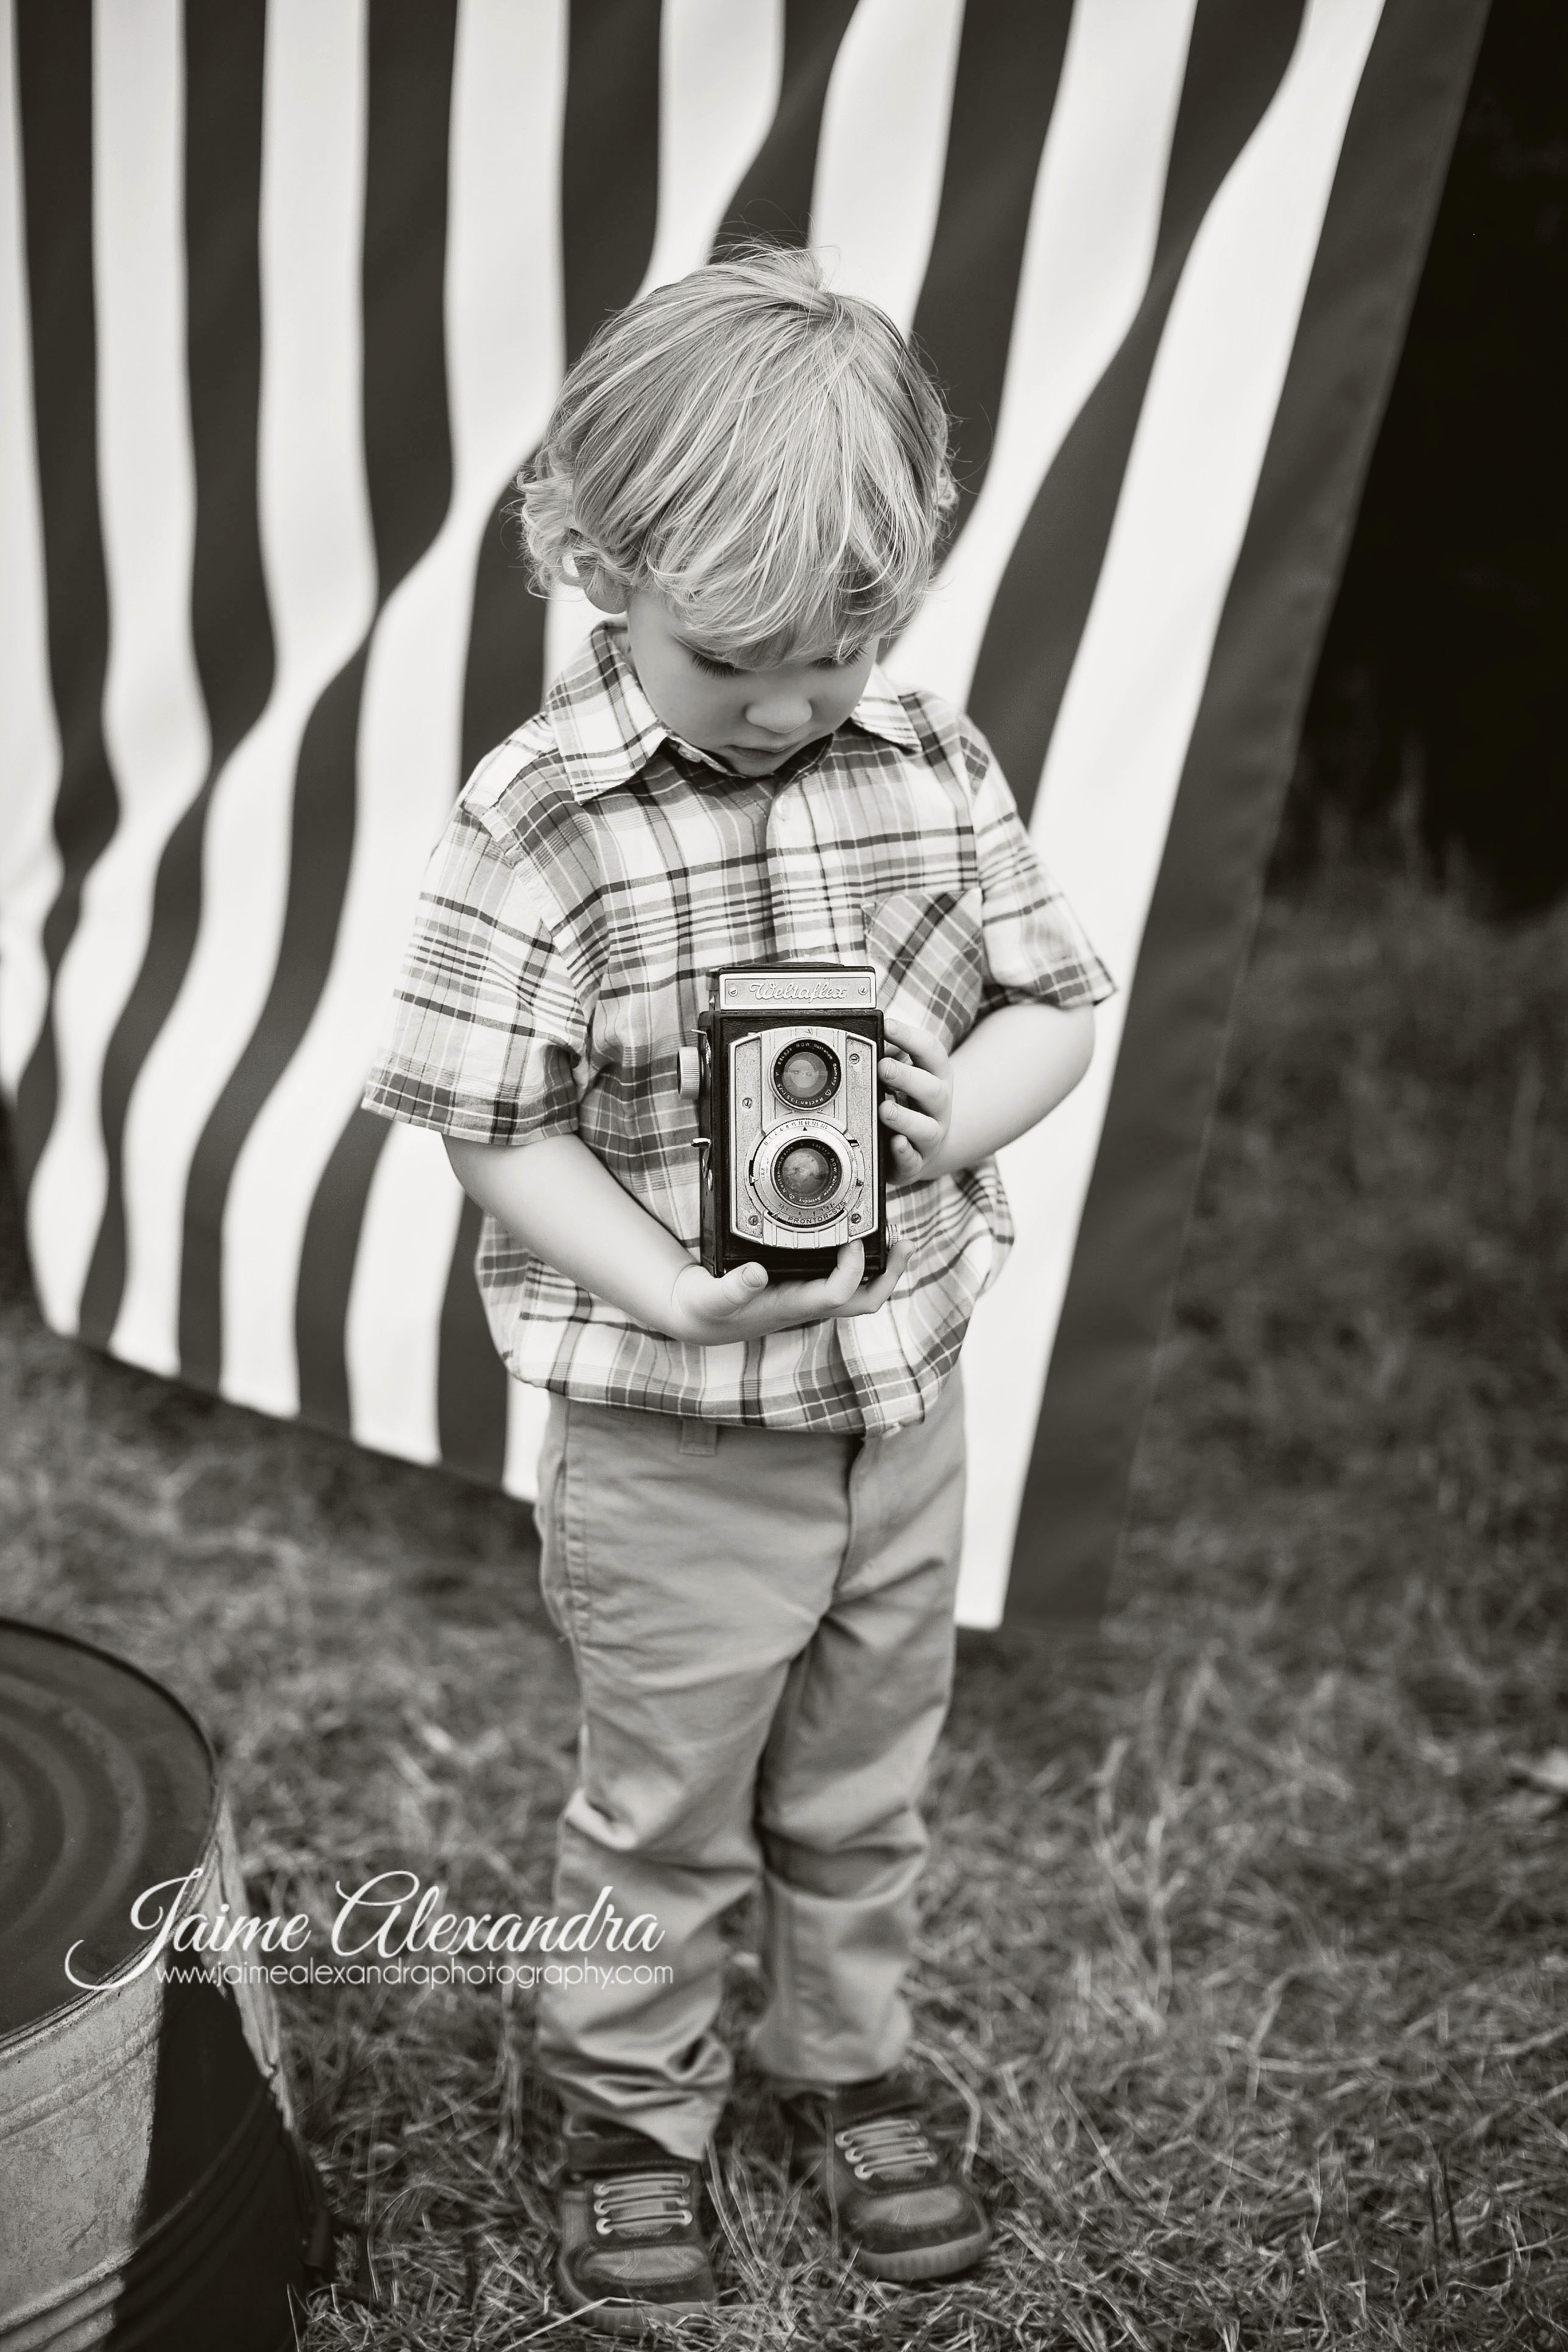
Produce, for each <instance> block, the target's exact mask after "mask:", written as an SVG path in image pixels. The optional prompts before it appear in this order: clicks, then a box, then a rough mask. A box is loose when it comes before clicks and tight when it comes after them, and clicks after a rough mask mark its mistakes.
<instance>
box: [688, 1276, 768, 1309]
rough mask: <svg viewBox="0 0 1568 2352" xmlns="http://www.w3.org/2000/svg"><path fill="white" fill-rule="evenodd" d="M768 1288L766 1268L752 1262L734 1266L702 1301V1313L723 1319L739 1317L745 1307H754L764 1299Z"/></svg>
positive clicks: (715, 1282) (716, 1282)
mask: <svg viewBox="0 0 1568 2352" xmlns="http://www.w3.org/2000/svg"><path fill="white" fill-rule="evenodd" d="M767 1287H768V1276H767V1268H766V1267H765V1266H761V1265H752V1264H751V1263H750V1262H748V1263H747V1264H746V1265H732V1266H731V1268H730V1271H729V1273H728V1274H726V1275H722V1276H720V1277H719V1279H718V1280H716V1281H714V1282H713V1284H712V1286H711V1288H710V1290H709V1293H708V1296H707V1297H706V1298H704V1299H703V1301H702V1311H703V1313H704V1314H705V1315H716V1316H720V1317H721V1318H727V1317H729V1316H731V1315H738V1314H739V1313H740V1311H741V1309H742V1307H751V1306H754V1305H755V1303H756V1301H757V1300H758V1299H759V1298H762V1297H764V1296H765V1295H766V1292H767Z"/></svg>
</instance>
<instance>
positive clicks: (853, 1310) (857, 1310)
mask: <svg viewBox="0 0 1568 2352" xmlns="http://www.w3.org/2000/svg"><path fill="white" fill-rule="evenodd" d="M909 1262H910V1245H909V1244H908V1242H907V1241H905V1239H904V1237H903V1235H902V1234H892V1235H891V1236H890V1238H889V1244H888V1263H887V1265H885V1266H884V1267H883V1269H882V1271H881V1273H880V1274H879V1276H877V1278H876V1280H875V1281H874V1282H868V1283H867V1285H866V1286H865V1288H864V1289H863V1290H860V1291H858V1293H857V1295H856V1297H854V1298H853V1299H852V1300H851V1302H850V1304H849V1305H848V1306H847V1307H846V1308H845V1309H844V1312H845V1314H846V1315H875V1314H876V1312H877V1310H878V1308H879V1307H885V1306H886V1305H887V1303H888V1301H889V1298H890V1297H892V1295H893V1293H894V1291H895V1290H896V1289H897V1288H898V1286H899V1283H900V1279H901V1278H902V1276H903V1272H904V1269H905V1267H906V1266H907V1265H909Z"/></svg>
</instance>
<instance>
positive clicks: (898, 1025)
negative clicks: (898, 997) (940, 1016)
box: [882, 1013, 948, 1070]
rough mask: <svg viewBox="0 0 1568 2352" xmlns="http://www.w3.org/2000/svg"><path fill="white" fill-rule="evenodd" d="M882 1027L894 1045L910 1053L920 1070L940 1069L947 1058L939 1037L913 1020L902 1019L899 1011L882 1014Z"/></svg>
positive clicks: (945, 1049) (944, 1047)
mask: <svg viewBox="0 0 1568 2352" xmlns="http://www.w3.org/2000/svg"><path fill="white" fill-rule="evenodd" d="M882 1027H883V1030H884V1032H885V1033H886V1034H887V1035H888V1036H889V1037H890V1038H891V1039H892V1041H893V1043H894V1045H900V1046H901V1047H902V1048H903V1050H904V1052H905V1053H906V1054H909V1055H911V1056H912V1057H913V1059H914V1060H915V1061H916V1062H917V1063H918V1064H919V1066H920V1067H921V1069H922V1070H940V1069H941V1067H942V1064H943V1063H944V1062H945V1061H946V1060H947V1058H948V1055H947V1048H946V1046H945V1045H943V1044H942V1040H941V1038H940V1037H933V1036H932V1035H931V1031H930V1030H929V1029H921V1028H919V1027H917V1025H916V1024H915V1023H914V1022H912V1021H906V1020H904V1019H903V1018H902V1016H901V1015H900V1014H899V1013H887V1014H886V1015H884V1017H883V1021H882Z"/></svg>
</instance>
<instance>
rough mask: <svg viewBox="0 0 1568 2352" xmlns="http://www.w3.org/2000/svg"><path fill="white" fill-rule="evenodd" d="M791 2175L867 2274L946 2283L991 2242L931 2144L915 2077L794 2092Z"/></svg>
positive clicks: (969, 2198) (789, 2111)
mask: <svg viewBox="0 0 1568 2352" xmlns="http://www.w3.org/2000/svg"><path fill="white" fill-rule="evenodd" d="M780 2105H782V2106H783V2108H784V2113H785V2114H786V2116H788V2117H789V2120H790V2123H791V2125H792V2126H793V2129H794V2146H793V2147H792V2148H791V2151H790V2171H791V2173H792V2174H793V2176H794V2177H795V2179H797V2180H804V2181H805V2182H807V2183H808V2184H809V2185H810V2186H811V2187H812V2188H813V2189H816V2193H817V2195H818V2197H819V2198H820V2199H821V2200H822V2202H823V2204H824V2205H825V2206H826V2210H827V2216H828V2219H829V2221H831V2223H832V2225H833V2228H834V2230H835V2231H836V2232H837V2236H838V2238H839V2239H840V2241H841V2242H844V2243H846V2244H847V2247H848V2248H849V2249H850V2250H852V2252H853V2254H854V2259H855V2262H856V2263H857V2265H858V2267H859V2268H860V2269H861V2270H863V2271H868V2272H869V2273H870V2274H871V2276H872V2277H873V2278H885V2279H897V2280H900V2281H902V2282H903V2283H904V2284H912V2283H913V2282H914V2281H916V2280H920V2279H938V2278H951V2277H952V2275H953V2273H955V2272H958V2271H965V2270H967V2269H968V2268H969V2266H970V2264H971V2263H977V2262H978V2261H979V2260H980V2257H981V2255H982V2254H983V2253H984V2252H985V2249H986V2247H987V2246H988V2245H989V2244H990V2242H991V2224H990V2222H989V2221H987V2220H986V2218H985V2214H984V2210H983V2209H982V2207H981V2206H980V2204H979V2203H978V2201H977V2200H976V2199H975V2198H974V2197H973V2195H972V2194H971V2192H970V2190H969V2189H967V2188H966V2187H965V2186H964V2184H963V2181H962V2180H959V2179H955V2177H954V2175H953V2172H952V2166H951V2165H950V2163H949V2161H948V2159H947V2158H946V2157H945V2156H944V2155H943V2154H942V2150H941V2149H940V2148H939V2147H937V2146H936V2145H935V2144H934V2143H933V2141H932V2139H931V2133H930V2130H929V2128H928V2126H927V2124H926V2120H925V2112H924V2110H925V2102H924V2100H923V2098H922V2097H921V2092H920V2089H919V2086H918V2085H917V2084H916V2083H915V2082H914V2081H913V2079H912V2077H911V2076H910V2075H908V2074H882V2075H879V2077H878V2078H877V2080H876V2081H875V2082H870V2083H849V2084H844V2085H842V2086H841V2087H839V2088H837V2089H831V2090H826V2089H825V2090H806V2091H797V2092H794V2093H791V2094H790V2095H787V2096H786V2097H784V2098H782V2099H781V2101H780Z"/></svg>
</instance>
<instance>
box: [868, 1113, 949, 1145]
mask: <svg viewBox="0 0 1568 2352" xmlns="http://www.w3.org/2000/svg"><path fill="white" fill-rule="evenodd" d="M882 1124H883V1126H884V1127H890V1128H891V1129H892V1130H893V1132H894V1134H895V1135H902V1136H908V1137H909V1139H910V1142H912V1143H913V1144H915V1145H916V1147H917V1148H918V1149H919V1150H921V1151H931V1150H934V1148H935V1146H936V1144H937V1143H938V1142H939V1141H940V1139H941V1137H942V1121H941V1119H939V1118H929V1117H928V1116H927V1114H926V1113H925V1112H924V1111H923V1110H911V1109H910V1107H909V1105H908V1104H907V1103H884V1104H883V1105H882Z"/></svg>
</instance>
